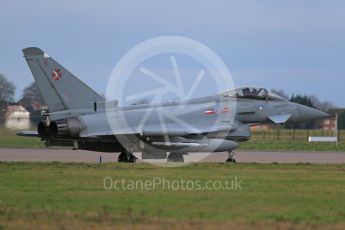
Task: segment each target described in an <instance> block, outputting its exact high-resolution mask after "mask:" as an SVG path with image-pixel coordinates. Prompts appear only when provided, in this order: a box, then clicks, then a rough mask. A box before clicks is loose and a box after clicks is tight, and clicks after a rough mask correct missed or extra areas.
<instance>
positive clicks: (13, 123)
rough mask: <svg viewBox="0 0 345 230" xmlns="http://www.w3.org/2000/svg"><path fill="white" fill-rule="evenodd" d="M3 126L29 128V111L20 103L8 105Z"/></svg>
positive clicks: (14, 128)
mask: <svg viewBox="0 0 345 230" xmlns="http://www.w3.org/2000/svg"><path fill="white" fill-rule="evenodd" d="M5 127H6V128H8V129H12V130H19V129H23V130H25V129H30V127H31V122H30V113H29V112H28V111H27V110H26V109H25V108H24V107H23V106H21V105H9V106H8V107H7V109H6V113H5Z"/></svg>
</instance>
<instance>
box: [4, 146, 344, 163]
mask: <svg viewBox="0 0 345 230" xmlns="http://www.w3.org/2000/svg"><path fill="white" fill-rule="evenodd" d="M135 155H137V156H139V155H140V153H138V154H137V153H135ZM100 157H101V158H102V162H117V157H118V153H100V152H90V151H83V150H70V149H53V148H46V149H11V148H0V161H43V162H51V161H61V162H99V160H100ZM139 157H140V156H139ZM227 157H228V154H227V153H225V152H221V153H190V154H189V155H187V156H184V158H185V162H191V161H193V162H198V161H200V162H225V160H226V159H227ZM234 157H235V159H236V161H237V162H256V163H274V162H276V163H318V164H344V163H345V152H267V151H265V152H259V151H237V152H236V155H235V156H234ZM152 162H161V161H160V160H152Z"/></svg>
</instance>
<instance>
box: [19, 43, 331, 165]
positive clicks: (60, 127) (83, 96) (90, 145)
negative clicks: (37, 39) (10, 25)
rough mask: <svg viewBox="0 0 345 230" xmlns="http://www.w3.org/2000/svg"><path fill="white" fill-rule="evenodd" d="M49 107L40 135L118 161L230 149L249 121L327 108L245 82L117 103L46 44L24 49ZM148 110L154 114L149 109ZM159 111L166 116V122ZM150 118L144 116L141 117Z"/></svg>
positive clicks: (296, 117) (301, 116)
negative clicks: (184, 95) (184, 96)
mask: <svg viewBox="0 0 345 230" xmlns="http://www.w3.org/2000/svg"><path fill="white" fill-rule="evenodd" d="M23 53H24V57H25V59H26V61H27V63H28V65H29V68H30V70H31V72H32V74H33V76H34V78H35V80H36V83H37V85H38V88H39V90H40V92H41V94H42V97H43V99H44V101H45V103H46V104H47V106H48V109H49V112H48V113H45V114H42V121H41V122H40V123H39V124H38V128H37V131H22V132H19V133H18V135H22V136H35V137H38V138H40V139H41V140H42V141H44V142H45V144H46V145H47V146H70V147H71V148H74V149H82V150H90V151H99V152H120V155H119V157H118V161H119V162H135V161H136V159H137V157H136V156H135V155H134V153H136V152H141V153H142V158H143V159H167V161H173V162H183V159H184V158H183V155H185V154H192V153H195V152H228V153H229V158H228V159H227V162H235V159H234V158H233V154H232V153H233V150H234V149H236V148H237V147H238V143H239V142H243V141H247V140H249V139H250V126H252V125H257V124H264V123H275V124H283V123H285V122H287V121H291V122H299V121H306V120H313V119H320V118H325V117H327V116H328V114H326V113H324V112H322V111H319V110H316V109H313V108H309V107H306V106H303V105H300V104H296V103H292V102H290V101H288V100H286V99H284V98H282V97H280V96H278V95H276V94H274V93H272V92H270V91H268V90H266V89H264V88H257V87H243V88H237V89H232V90H229V91H226V92H222V93H218V94H216V95H212V96H208V97H200V98H194V99H189V100H179V101H169V102H165V103H156V104H155V103H148V104H145V103H139V104H135V105H130V106H119V105H118V103H117V101H105V99H104V98H103V97H102V96H100V95H99V94H98V93H97V92H95V91H94V90H92V89H91V88H90V87H88V86H87V85H85V84H84V83H83V82H82V81H80V80H79V79H78V78H77V77H75V76H74V75H73V74H72V73H70V72H69V71H68V70H67V69H65V68H64V67H63V66H62V65H60V64H59V63H57V62H56V61H55V60H54V59H52V58H51V57H49V56H48V55H47V54H46V53H44V52H43V51H42V50H41V49H39V48H36V47H30V48H26V49H24V50H23ZM148 111H149V113H148ZM162 114H163V115H164V116H165V117H167V119H166V120H165V122H164V125H163V126H164V127H162V124H161V121H162V119H161V118H162ZM143 118H145V122H143Z"/></svg>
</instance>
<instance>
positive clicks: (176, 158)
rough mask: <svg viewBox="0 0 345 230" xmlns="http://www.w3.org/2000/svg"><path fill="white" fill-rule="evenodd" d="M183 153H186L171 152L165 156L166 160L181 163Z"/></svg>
mask: <svg viewBox="0 0 345 230" xmlns="http://www.w3.org/2000/svg"><path fill="white" fill-rule="evenodd" d="M183 155H186V153H183V152H171V153H170V154H169V156H168V158H167V162H180V163H183V162H184V159H183Z"/></svg>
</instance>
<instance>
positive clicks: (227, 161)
mask: <svg viewBox="0 0 345 230" xmlns="http://www.w3.org/2000/svg"><path fill="white" fill-rule="evenodd" d="M226 163H236V160H235V158H232V157H229V158H228V159H226Z"/></svg>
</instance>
